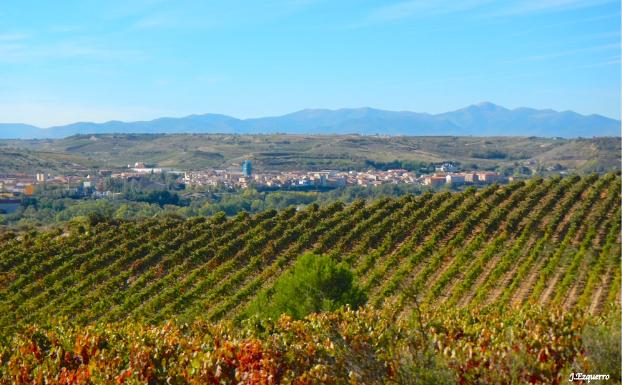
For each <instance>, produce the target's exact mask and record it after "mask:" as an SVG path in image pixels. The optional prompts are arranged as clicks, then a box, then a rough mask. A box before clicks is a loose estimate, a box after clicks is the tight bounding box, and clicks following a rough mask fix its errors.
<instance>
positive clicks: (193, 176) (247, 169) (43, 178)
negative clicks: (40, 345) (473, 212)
mask: <svg viewBox="0 0 622 385" xmlns="http://www.w3.org/2000/svg"><path fill="white" fill-rule="evenodd" d="M238 170H239V171H235V170H219V169H210V170H203V171H179V170H167V169H163V168H158V167H150V166H148V165H146V164H145V163H143V162H136V163H135V164H134V165H128V166H127V168H124V169H119V170H114V171H113V170H98V171H96V172H93V173H91V174H87V175H85V176H81V175H52V174H46V173H37V174H34V175H28V174H24V173H16V174H4V175H0V213H2V212H4V213H10V212H12V211H14V210H15V209H16V208H17V207H18V206H19V205H20V203H21V199H22V198H24V197H28V196H32V195H35V194H36V192H37V191H38V189H41V188H56V189H60V190H62V191H65V192H67V193H71V194H74V195H78V196H83V197H87V196H88V197H92V198H107V197H114V195H115V192H113V191H110V190H107V189H106V186H105V183H104V181H105V180H106V178H110V179H111V180H117V181H126V182H128V181H141V180H143V179H148V178H149V177H150V176H153V175H156V174H166V175H172V176H173V177H174V178H175V182H176V184H177V185H178V186H179V187H180V189H181V190H188V191H205V190H216V189H218V190H220V191H236V190H240V189H247V188H254V189H257V190H259V191H277V190H300V191H309V190H320V191H322V190H330V189H335V188H340V187H346V186H362V187H375V186H380V185H384V184H418V185H422V186H430V187H435V188H438V187H442V186H448V187H456V186H461V185H476V184H492V183H506V182H509V181H511V180H512V179H513V178H512V177H511V176H510V177H505V176H503V175H501V174H500V173H498V172H490V171H459V170H458V167H456V166H455V165H454V164H452V163H444V164H441V165H439V166H438V167H436V172H434V173H432V174H421V175H416V173H415V172H413V171H408V170H405V169H389V170H371V169H370V170H367V171H353V170H349V171H339V170H321V171H282V172H261V173H255V172H253V166H252V162H251V161H250V160H246V161H244V162H243V163H242V165H241V167H240V168H239V169H238Z"/></svg>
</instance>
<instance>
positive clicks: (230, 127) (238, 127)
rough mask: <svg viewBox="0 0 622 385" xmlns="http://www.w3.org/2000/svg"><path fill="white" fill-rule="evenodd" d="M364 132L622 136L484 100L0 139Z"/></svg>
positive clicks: (571, 118)
mask: <svg viewBox="0 0 622 385" xmlns="http://www.w3.org/2000/svg"><path fill="white" fill-rule="evenodd" d="M277 132H279V133H288V134H362V135H375V134H386V135H411V136H426V135H435V136H437V135H441V136H442V135H451V136H459V135H469V136H492V135H494V136H543V137H566V138H568V137H592V136H620V121H619V120H615V119H610V118H607V117H604V116H600V115H589V116H587V115H581V114H578V113H575V112H572V111H564V112H558V111H554V110H551V109H545V110H544V109H542V110H538V109H533V108H527V107H519V108H515V109H512V110H510V109H507V108H505V107H503V106H499V105H497V104H494V103H492V102H489V101H482V102H479V103H477V104H473V105H470V106H467V107H464V108H462V109H459V110H455V111H451V112H445V113H441V114H427V113H416V112H409V111H387V110H380V109H376V108H372V107H359V108H341V109H334V110H331V109H322V108H309V109H304V110H300V111H296V112H292V113H290V114H286V115H282V116H274V117H264V118H251V119H238V118H234V117H231V116H227V115H221V114H212V113H207V114H194V115H189V116H186V117H182V118H171V117H161V118H158V119H153V120H151V121H138V122H121V121H118V120H114V121H109V122H105V123H92V122H79V123H72V124H68V125H65V126H58V127H50V128H47V129H40V128H38V127H34V126H28V125H24V124H0V138H8V139H32V138H62V137H67V136H71V135H76V134H86V135H90V134H112V133H116V134H129V133H135V134H143V133H152V134H181V133H189V134H192V133H225V134H227V133H228V134H270V133H277Z"/></svg>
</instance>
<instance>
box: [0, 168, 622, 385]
mask: <svg viewBox="0 0 622 385" xmlns="http://www.w3.org/2000/svg"><path fill="white" fill-rule="evenodd" d="M620 187H621V179H620V176H619V174H606V175H603V176H597V175H591V176H586V177H578V176H572V177H564V178H561V177H554V178H548V179H541V178H534V179H531V180H529V181H526V182H525V181H521V182H515V183H512V184H509V185H505V186H496V185H493V186H489V187H487V188H484V189H481V190H476V189H468V190H466V191H464V192H460V193H449V192H442V193H435V194H431V193H426V194H423V195H419V196H413V195H407V196H403V197H401V198H397V199H389V198H386V199H380V200H377V201H373V202H369V203H365V202H363V201H357V202H354V203H353V204H350V205H347V206H346V205H343V204H341V203H334V204H331V205H328V206H323V207H318V206H315V205H310V206H308V207H306V208H303V209H300V210H296V209H293V208H292V209H286V210H282V211H274V210H273V211H266V212H262V213H259V214H256V215H252V216H251V215H248V214H239V215H237V216H235V217H231V218H227V217H225V216H224V215H219V214H217V215H214V216H211V217H196V218H191V219H187V220H181V219H178V218H174V217H168V218H167V217H163V218H151V219H147V220H143V221H112V220H107V219H105V218H99V219H98V218H90V220H88V221H81V222H80V221H79V222H75V223H73V224H72V225H69V226H67V225H65V226H64V227H59V228H56V229H49V230H43V231H41V232H34V231H32V232H28V233H25V232H24V233H17V234H15V233H11V232H6V233H4V234H1V233H0V272H1V273H0V310H1V311H0V330H1V332H0V357H2V361H1V362H0V383H2V384H33V383H46V384H86V383H89V384H90V383H92V384H110V383H145V384H158V383H172V384H205V383H227V384H229V383H231V384H233V383H236V384H240V383H242V384H249V385H250V384H259V383H263V384H276V383H298V384H306V383H314V384H323V383H326V384H329V383H330V384H334V383H343V384H346V383H357V384H362V383H365V384H371V383H373V384H386V383H395V384H410V383H412V379H413V378H418V377H419V376H421V373H425V375H426V378H427V379H429V380H430V381H429V383H434V384H440V383H444V384H458V383H460V384H490V385H492V384H495V385H496V384H510V383H532V384H559V383H563V381H566V380H567V378H568V375H569V371H570V370H573V371H577V370H587V369H582V368H584V367H585V368H587V367H589V368H591V369H592V370H597V371H598V372H599V373H600V372H602V373H612V374H611V377H612V379H614V380H615V381H618V378H619V375H618V374H616V372H615V369H616V368H618V367H619V360H618V357H619V355H616V354H619V353H616V350H615V349H619V345H618V343H617V341H618V340H619V338H617V337H619V332H620V324H619V298H620V267H619V255H620V215H621V212H620ZM308 253H312V254H308ZM303 255H305V256H307V257H306V258H308V257H309V256H311V257H312V258H313V257H315V256H316V255H323V256H324V257H323V258H325V259H326V258H331V259H333V261H334V262H335V263H337V262H339V263H340V265H339V266H343V267H344V268H346V269H348V270H350V272H351V273H352V274H353V275H354V276H355V277H356V280H357V282H358V286H359V287H360V288H361V289H362V290H363V291H364V293H366V297H367V304H366V305H364V306H363V307H362V308H358V309H349V308H340V309H337V310H333V311H331V312H324V313H318V314H310V315H308V316H307V317H305V318H303V319H301V320H295V319H292V318H291V317H289V316H286V315H282V316H281V317H280V318H279V319H278V320H274V319H262V318H257V315H256V314H253V313H252V312H251V311H250V309H253V307H252V306H250V304H252V303H253V301H254V300H255V299H256V298H258V297H259V296H262V295H268V296H269V295H270V293H271V290H272V289H273V288H274V287H275V286H276V285H275V282H277V280H279V279H280V277H283V276H285V275H286V274H287V273H288V271H290V268H291V267H292V266H293V265H294V264H295V263H296V262H297V261H299V260H301V259H303V258H301V257H302V256H303ZM268 298H269V297H268ZM303 299H304V298H301V300H303ZM616 317H617V318H616ZM616 336H617V337H616ZM595 346H596V347H597V348H598V349H600V350H594V347H595ZM608 346H610V347H608ZM601 347H604V348H601ZM603 349H610V351H611V352H612V353H611V354H609V356H607V357H605V358H603V356H602V354H601V353H600V352H601V351H603ZM617 352H619V350H617ZM578 365H581V366H578ZM582 365H585V366H582ZM491 367H494V368H495V370H490V368H491Z"/></svg>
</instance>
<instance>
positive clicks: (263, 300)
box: [249, 253, 367, 319]
mask: <svg viewBox="0 0 622 385" xmlns="http://www.w3.org/2000/svg"><path fill="white" fill-rule="evenodd" d="M366 300H367V297H366V295H365V293H364V292H363V291H362V290H361V289H360V288H359V287H358V286H357V284H356V282H355V279H354V275H353V274H352V272H351V271H350V270H348V269H347V268H346V266H345V265H344V264H338V263H337V262H336V261H335V260H333V259H332V258H331V257H329V256H326V255H315V254H311V253H307V254H304V255H303V256H301V257H300V258H299V259H298V260H297V261H296V262H295V264H294V265H293V266H292V268H291V270H290V271H288V272H286V273H284V274H283V275H281V277H279V279H278V280H277V281H276V283H275V285H274V287H273V288H272V289H271V290H270V291H268V292H267V293H264V294H262V295H259V296H258V297H257V298H256V300H255V301H254V302H253V303H252V304H251V305H250V307H249V313H250V314H251V315H252V314H257V315H259V316H260V317H266V318H273V319H276V318H278V317H279V316H280V315H281V314H283V313H285V314H289V315H290V316H292V317H294V318H297V319H300V318H303V317H305V316H306V315H308V314H310V313H314V312H320V311H332V310H336V309H338V308H340V307H342V306H344V305H346V304H348V305H350V306H351V307H354V308H357V307H358V306H360V305H362V304H363V303H365V301H366Z"/></svg>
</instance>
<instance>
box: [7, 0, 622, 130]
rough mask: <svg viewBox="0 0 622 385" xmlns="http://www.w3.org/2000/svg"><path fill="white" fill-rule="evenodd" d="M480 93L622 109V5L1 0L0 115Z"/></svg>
mask: <svg viewBox="0 0 622 385" xmlns="http://www.w3.org/2000/svg"><path fill="white" fill-rule="evenodd" d="M484 100H488V101H492V102H494V103H497V104H501V105H504V106H506V107H511V108H515V107H519V106H530V107H535V108H553V109H557V110H575V111H577V112H580V113H585V114H590V113H598V114H602V115H605V116H609V117H614V118H618V119H619V118H620V102H621V101H620V3H619V1H617V0H615V1H610V0H525V1H489V0H461V1H457V0H451V1H449V0H437V1H432V0H403V1H378V0H375V1H372V0H341V1H335V0H332V1H330V0H265V1H251V0H246V1H239V0H229V1H210V0H196V1H182V0H177V1H172V0H171V1H165V0H106V1H104V0H100V1H94V0H76V1H71V0H58V1H44V0H39V1H30V0H3V1H2V2H0V121H1V122H25V123H31V124H36V125H40V126H50V125H56V124H64V123H70V122H74V121H106V120H112V119H119V120H141V119H152V118H155V117H160V116H184V115H188V114H193V113H207V112H213V113H223V114H228V115H233V116H236V117H241V118H244V117H257V116H267V115H277V114H283V113H288V112H293V111H295V110H299V109H303V108H342V107H361V106H371V107H376V108H383V109H390V110H411V111H417V112H430V113H438V112H444V111H448V110H453V109H458V108H461V107H463V106H466V105H469V104H473V103H477V102H480V101H484Z"/></svg>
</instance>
